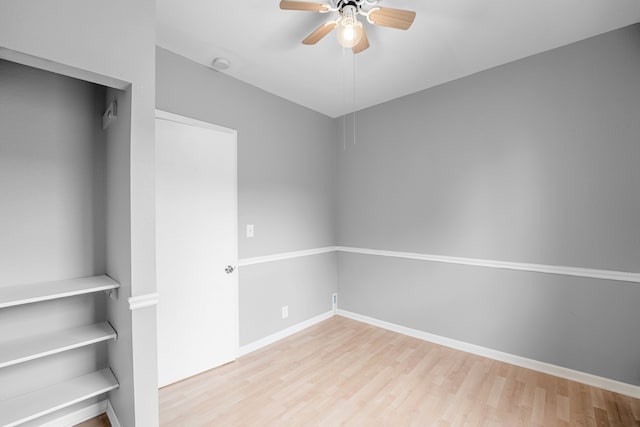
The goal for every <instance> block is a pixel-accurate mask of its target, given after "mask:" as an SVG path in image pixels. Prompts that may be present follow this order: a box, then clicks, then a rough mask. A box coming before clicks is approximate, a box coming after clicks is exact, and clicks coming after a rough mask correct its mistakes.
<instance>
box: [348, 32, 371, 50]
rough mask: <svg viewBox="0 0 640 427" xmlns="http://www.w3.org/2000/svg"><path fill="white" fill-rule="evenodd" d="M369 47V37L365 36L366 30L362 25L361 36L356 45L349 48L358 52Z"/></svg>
mask: <svg viewBox="0 0 640 427" xmlns="http://www.w3.org/2000/svg"><path fill="white" fill-rule="evenodd" d="M368 48H369V39H368V38H367V30H365V28H364V25H363V26H362V38H361V39H360V41H359V42H358V44H357V45H355V46H354V47H352V48H351V50H352V51H353V53H360V52H362V51H363V50H365V49H368Z"/></svg>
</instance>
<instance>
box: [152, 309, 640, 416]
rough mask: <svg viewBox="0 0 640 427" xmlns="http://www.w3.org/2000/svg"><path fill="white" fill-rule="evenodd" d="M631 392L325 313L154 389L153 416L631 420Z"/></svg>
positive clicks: (635, 405)
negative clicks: (251, 349)
mask: <svg viewBox="0 0 640 427" xmlns="http://www.w3.org/2000/svg"><path fill="white" fill-rule="evenodd" d="M638 414H640V400H637V399H633V398H630V397H627V396H621V395H619V394H616V393H612V392H608V391H604V390H600V389H597V388H593V387H589V386H586V385H584V384H579V383H575V382H572V381H568V380H566V379H562V378H556V377H553V376H550V375H546V374H542V373H539V372H534V371H531V370H528V369H524V368H520V367H516V366H513V365H509V364H506V363H502V362H497V361H494V360H490V359H486V358H483V357H480V356H476V355H472V354H468V353H464V352H461V351H457V350H453V349H450V348H446V347H442V346H439V345H436V344H432V343H428V342H424V341H420V340H417V339H415V338H411V337H407V336H404V335H400V334H396V333H393V332H390V331H386V330H382V329H379V328H375V327H373V326H370V325H366V324H363V323H359V322H356V321H354V320H351V319H346V318H343V317H333V318H331V319H329V320H327V321H325V322H322V323H320V324H318V325H316V326H314V327H311V328H309V329H306V330H304V331H302V332H300V333H298V334H296V335H293V336H291V337H288V338H286V339H284V340H282V341H280V342H278V343H275V344H273V345H271V346H269V347H266V348H264V349H261V350H258V351H256V352H254V353H251V354H249V355H246V356H244V357H242V358H240V359H238V360H237V361H235V362H233V363H230V364H228V365H225V366H222V367H220V368H216V369H214V370H211V371H208V372H205V373H203V374H200V375H198V376H196V377H192V378H189V379H186V380H184V381H182V382H180V383H177V384H173V385H171V386H168V387H165V388H163V389H161V390H160V424H161V425H162V426H172V427H173V426H189V427H191V426H211V425H228V426H240V427H241V426H256V425H260V426H311V425H314V426H329V427H333V426H339V425H348V426H350V427H351V426H367V427H376V426H425V425H433V426H462V425H469V426H509V427H511V426H545V427H548V426H559V427H566V426H582V425H584V426H589V425H594V426H595V425H609V426H624V427H632V426H640V417H639V416H638Z"/></svg>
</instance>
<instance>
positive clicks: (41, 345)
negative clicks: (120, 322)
mask: <svg viewBox="0 0 640 427" xmlns="http://www.w3.org/2000/svg"><path fill="white" fill-rule="evenodd" d="M117 336H118V334H116V332H115V331H114V330H113V328H112V327H111V325H109V324H108V323H106V322H104V323H98V324H95V325H88V326H83V327H81V328H75V329H69V330H66V331H61V332H54V333H50V334H46V335H39V336H35V337H30V338H24V339H19V340H13V341H8V342H5V343H0V368H5V367H7V366H11V365H16V364H18V363H22V362H27V361H29V360H34V359H38V358H40V357H45V356H50V355H52V354H56V353H62V352H63V351H67V350H73V349H74V348H79V347H84V346H87V345H91V344H96V343H99V342H101V341H106V340H110V339H115V338H117Z"/></svg>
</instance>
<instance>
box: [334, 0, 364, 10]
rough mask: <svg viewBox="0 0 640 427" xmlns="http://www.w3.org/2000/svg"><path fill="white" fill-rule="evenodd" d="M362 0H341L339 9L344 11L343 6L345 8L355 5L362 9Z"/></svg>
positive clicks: (338, 5)
mask: <svg viewBox="0 0 640 427" xmlns="http://www.w3.org/2000/svg"><path fill="white" fill-rule="evenodd" d="M361 3H362V1H357V0H339V1H338V4H337V7H338V10H340V11H342V8H344V7H345V6H353V7H355V8H356V10H360V9H361V8H362V4H361Z"/></svg>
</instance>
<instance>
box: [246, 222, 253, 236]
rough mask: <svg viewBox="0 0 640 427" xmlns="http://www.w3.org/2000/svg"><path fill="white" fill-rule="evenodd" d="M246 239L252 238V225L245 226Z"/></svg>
mask: <svg viewBox="0 0 640 427" xmlns="http://www.w3.org/2000/svg"><path fill="white" fill-rule="evenodd" d="M247 237H253V224H247Z"/></svg>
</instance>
